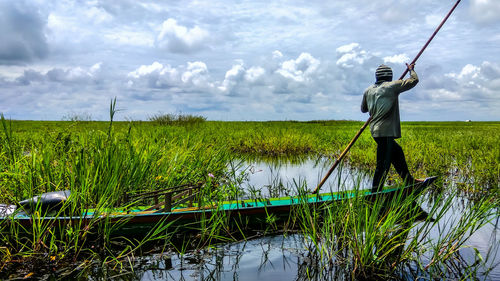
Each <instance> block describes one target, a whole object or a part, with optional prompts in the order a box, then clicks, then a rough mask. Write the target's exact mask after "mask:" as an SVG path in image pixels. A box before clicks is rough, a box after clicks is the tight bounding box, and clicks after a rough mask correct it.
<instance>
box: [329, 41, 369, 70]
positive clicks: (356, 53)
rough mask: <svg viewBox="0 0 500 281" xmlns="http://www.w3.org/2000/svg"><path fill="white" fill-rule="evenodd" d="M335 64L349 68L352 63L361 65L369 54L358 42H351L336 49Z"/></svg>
mask: <svg viewBox="0 0 500 281" xmlns="http://www.w3.org/2000/svg"><path fill="white" fill-rule="evenodd" d="M336 52H337V57H338V59H337V65H339V66H342V67H345V68H351V67H353V66H354V65H361V64H363V63H364V62H365V61H366V60H367V59H369V58H370V57H371V56H370V55H369V54H368V53H367V52H366V51H365V50H363V49H361V46H360V45H359V44H358V43H351V44H347V45H343V46H340V47H338V48H337V49H336Z"/></svg>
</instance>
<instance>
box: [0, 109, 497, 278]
mask: <svg viewBox="0 0 500 281" xmlns="http://www.w3.org/2000/svg"><path fill="white" fill-rule="evenodd" d="M113 114H114V107H113V104H112V105H111V108H110V116H111V118H113ZM160 117H161V116H158V118H152V119H151V121H149V122H140V121H137V122H113V121H111V122H97V121H10V120H5V119H4V118H2V131H3V132H2V134H1V135H0V204H16V203H17V202H19V201H21V200H23V199H26V198H30V197H33V196H36V195H39V194H41V193H44V192H50V191H57V190H71V192H72V196H73V197H72V200H71V201H70V202H68V203H67V204H65V205H64V206H63V208H62V209H61V210H60V213H58V214H55V216H63V215H64V216H76V215H80V214H81V212H82V211H83V210H89V209H92V211H93V212H94V214H96V216H95V220H93V221H91V222H90V223H89V224H78V223H74V224H72V225H69V226H65V227H64V228H61V229H57V228H54V227H51V224H50V222H45V221H44V220H42V219H41V218H43V217H44V216H46V215H47V214H44V213H43V212H41V211H40V212H34V214H33V215H32V217H33V219H32V220H33V224H32V227H31V228H29V229H26V228H25V227H23V226H21V225H19V224H16V222H15V220H11V221H10V222H9V223H5V222H4V223H2V224H1V225H0V241H1V242H0V243H1V245H0V256H1V257H2V259H1V260H0V269H1V273H0V278H6V276H7V277H8V276H9V275H10V274H15V276H31V275H33V274H34V272H35V268H36V269H40V268H43V270H42V271H40V270H37V274H39V275H40V276H52V275H54V274H55V272H58V274H62V275H61V276H73V277H75V276H76V277H81V278H83V279H85V278H86V277H85V276H87V277H88V274H92V273H91V272H92V268H93V267H95V265H96V264H97V265H100V266H102V268H105V269H103V270H105V271H106V272H108V271H109V272H114V274H115V273H116V274H122V273H123V272H130V270H132V269H135V270H138V269H139V268H140V266H141V263H140V261H141V257H143V256H144V255H145V254H146V253H148V255H146V256H150V257H152V256H154V255H162V254H161V253H164V255H166V256H175V255H180V256H184V255H186V256H189V255H192V254H193V253H199V252H200V251H208V252H210V251H215V252H217V251H218V250H217V249H224V247H230V246H228V245H240V244H234V243H246V242H244V241H253V240H252V239H253V238H255V237H262V236H263V235H269V234H273V235H276V234H279V235H280V236H282V237H285V238H286V237H289V236H291V237H294V239H298V240H300V245H301V246H300V247H298V248H301V249H302V251H303V252H300V254H299V256H300V257H302V258H303V265H301V266H305V267H304V269H305V268H307V270H306V273H303V275H301V276H298V275H297V279H300V280H324V279H328V278H330V279H332V280H333V279H334V278H333V277H332V276H337V275H338V274H341V275H342V276H343V278H345V279H366V278H374V277H378V278H380V277H383V278H389V279H391V278H392V279H412V278H415V276H426V277H428V278H454V279H455V278H458V279H462V278H464V279H466V278H472V279H474V278H476V277H477V278H481V277H483V276H486V275H487V274H488V272H491V270H492V269H491V268H494V266H495V264H492V263H491V261H492V260H495V255H496V253H497V251H496V248H494V247H495V243H491V245H492V248H491V249H489V250H485V251H482V252H480V251H479V250H472V253H473V254H472V255H470V251H471V250H470V249H468V248H467V246H468V241H469V240H470V237H472V236H473V235H474V234H475V233H476V231H477V230H478V229H482V228H484V227H485V226H488V227H492V228H493V229H495V231H496V229H497V226H495V222H496V221H495V220H496V219H497V218H498V214H499V210H498V203H499V199H500V196H499V195H500V193H499V192H500V188H499V182H500V139H499V138H498V136H500V123H498V122H468V123H464V122H406V123H403V132H404V136H403V138H402V139H401V141H400V144H401V145H402V146H403V148H404V150H405V152H406V157H407V161H408V164H409V166H410V170H412V171H413V172H414V173H415V175H416V176H417V177H424V176H426V175H437V176H439V178H440V180H439V181H438V182H437V183H436V184H435V186H434V187H433V188H432V189H431V190H428V191H427V192H426V193H424V194H419V195H418V196H415V197H411V196H410V197H399V198H396V199H395V200H393V201H391V202H385V203H384V204H381V203H380V202H375V203H370V204H367V203H366V202H365V201H363V200H358V199H356V198H354V199H350V200H345V201H342V202H340V203H335V204H331V205H326V206H318V207H311V206H308V205H304V206H301V207H300V208H296V209H295V210H293V212H292V213H291V215H290V216H289V218H288V219H287V220H286V221H284V222H283V221H281V222H278V221H277V220H276V218H275V217H273V215H272V214H269V216H268V219H267V222H266V224H265V225H264V226H263V227H261V228H259V229H257V228H255V227H254V226H246V225H245V223H244V220H242V221H240V222H239V223H238V224H236V227H235V226H234V225H233V224H231V221H230V218H228V217H225V216H224V215H223V213H222V212H220V214H219V215H215V216H212V217H211V218H210V219H207V220H205V221H202V222H200V224H198V225H196V226H193V227H192V230H193V229H194V230H196V231H194V232H190V233H185V232H183V231H181V230H180V229H179V228H174V227H173V226H172V225H171V224H170V223H166V222H160V223H158V224H157V225H155V226H154V227H153V228H152V229H151V230H149V231H148V232H147V233H145V234H144V235H141V236H132V237H129V236H126V235H116V232H117V231H116V229H114V228H115V227H118V226H116V225H114V224H110V223H109V221H107V220H106V219H102V215H104V217H105V216H106V214H107V213H109V212H110V210H113V208H116V207H119V206H124V205H126V204H127V200H126V199H127V194H137V193H142V192H149V191H154V190H158V189H162V188H167V187H172V186H179V185H184V184H201V194H202V195H203V196H202V198H204V199H203V200H205V203H204V204H210V202H211V201H213V202H220V201H224V200H232V199H241V198H251V197H252V196H253V197H271V196H273V195H276V194H274V193H273V191H276V190H279V189H280V188H281V190H283V183H282V181H276V182H271V183H270V184H269V186H267V187H266V189H267V190H268V191H269V192H267V193H264V192H260V191H262V188H259V186H252V187H251V188H250V189H249V188H248V185H247V184H246V181H247V180H248V176H249V173H250V171H249V169H250V167H249V166H247V165H248V163H251V162H253V161H256V160H257V159H258V160H259V161H273V159H276V158H277V157H279V158H281V159H283V158H285V159H291V160H290V161H292V162H293V161H298V162H300V161H299V160H296V159H304V158H305V159H311V158H312V159H317V158H321V159H325V160H326V161H327V162H328V161H329V159H330V160H333V159H334V158H335V157H336V155H338V154H339V152H340V151H342V150H343V148H344V146H345V145H346V144H347V143H348V142H349V141H350V139H351V138H352V136H353V135H354V134H355V133H356V132H357V130H358V129H359V127H361V125H362V123H361V122H355V121H312V122H293V121H283V122H217V121H206V120H205V119H204V118H201V119H199V118H198V119H197V118H195V117H196V116H194V117H193V118H185V119H186V120H184V119H183V118H177V117H178V116H170V117H171V118H170V117H169V118H166V121H165V120H162V118H160ZM167 117H168V116H167ZM157 119H158V120H157ZM111 120H112V119H111ZM374 166H375V143H374V142H373V140H372V139H371V137H370V135H369V133H365V134H363V135H362V136H361V138H360V139H359V140H358V142H357V143H356V145H355V146H354V147H353V148H352V149H351V151H350V153H349V154H348V156H347V158H346V159H345V161H344V168H343V169H344V170H343V171H341V173H345V172H346V171H348V169H352V170H355V171H356V173H359V174H362V175H368V176H369V175H370V172H371V170H372V169H373V167H374ZM343 177H344V176H342V175H341V176H340V177H337V179H336V180H335V181H336V182H333V183H330V186H334V187H337V186H339V184H338V183H340V182H342V181H343ZM351 182H352V185H353V186H350V187H349V188H350V189H363V188H366V186H363V184H362V183H363V180H352V181H350V183H351ZM316 183H317V182H307V181H304V180H300V179H293V180H292V183H291V184H290V185H289V186H287V188H286V190H287V191H286V192H288V193H293V194H295V195H299V196H301V194H307V193H308V191H309V190H311V188H314V187H315V184H316ZM388 183H389V184H391V185H392V184H394V185H401V184H402V182H400V181H399V179H398V177H396V176H394V174H392V175H391V177H389V181H388ZM324 191H325V192H328V191H329V190H324ZM281 195H282V194H281ZM459 202H462V203H463V202H466V203H464V204H459ZM151 203H152V202H151ZM141 204H147V202H141ZM457 204H459V205H460V209H459V211H458V212H459V214H460V216H457V215H452V214H455V213H457V208H459V207H457ZM89 225H90V226H92V227H89ZM121 234H123V233H121ZM495 235H496V234H495ZM250 243H252V242H250ZM304 249H305V250H304ZM193 251H194V252H193ZM297 251H299V250H297ZM464 251H465V252H466V253H469V254H468V256H470V257H469V258H467V259H464V258H463V257H462V256H463V255H464ZM106 268H107V269H106ZM340 268H344V271H345V272H343V273H342V270H341V269H340ZM107 270H108V271H107ZM89 272H90V273H89ZM215 272H216V269H215ZM301 272H302V271H301ZM63 273H64V274H63ZM101 273H102V272H101ZM30 274H31V275H30ZM209 276H211V277H210V278H206V280H220V277H221V275H219V278H217V276H218V275H217V274H216V273H213V272H212V273H211V275H209ZM329 276H330V277H329ZM107 277H109V276H107ZM337 277H338V276H337ZM337 277H335V278H337ZM132 279H134V278H132Z"/></svg>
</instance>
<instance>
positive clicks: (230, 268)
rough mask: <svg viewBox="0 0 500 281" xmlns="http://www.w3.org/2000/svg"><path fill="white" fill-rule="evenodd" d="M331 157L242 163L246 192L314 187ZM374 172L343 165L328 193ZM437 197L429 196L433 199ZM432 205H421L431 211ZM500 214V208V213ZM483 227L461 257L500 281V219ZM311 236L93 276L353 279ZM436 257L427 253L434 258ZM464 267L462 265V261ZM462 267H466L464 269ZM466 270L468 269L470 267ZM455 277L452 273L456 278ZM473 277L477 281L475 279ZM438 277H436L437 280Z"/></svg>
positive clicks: (447, 223)
mask: <svg viewBox="0 0 500 281" xmlns="http://www.w3.org/2000/svg"><path fill="white" fill-rule="evenodd" d="M331 163H332V161H330V160H328V159H324V158H321V159H306V160H304V161H302V162H299V163H290V162H286V161H285V162H283V161H282V162H271V163H270V162H245V163H243V164H242V165H239V166H238V168H237V169H238V172H239V173H241V172H244V173H246V177H245V180H244V182H243V188H244V189H245V191H246V192H255V190H260V192H261V195H264V196H275V195H276V194H275V192H276V191H275V189H276V187H277V186H281V187H282V189H281V190H280V192H279V193H280V195H286V194H291V193H293V191H294V190H296V189H295V188H296V187H297V185H304V186H307V188H308V189H310V190H312V189H314V188H315V187H316V186H317V184H318V182H319V181H320V180H321V178H322V177H323V176H324V174H326V172H327V170H328V169H329V168H330V165H331ZM369 183H370V175H367V174H365V173H363V172H360V171H356V170H355V169H351V168H349V167H341V168H340V169H338V170H336V171H335V172H334V173H333V174H332V175H331V177H330V179H329V181H328V183H327V184H326V185H325V187H324V188H323V189H322V191H323V192H330V191H337V190H346V189H351V188H352V187H353V186H360V187H361V188H364V187H368V186H369ZM430 200H431V199H430V198H429V201H430ZM468 204H469V203H468V201H467V200H466V199H464V198H457V199H456V200H455V201H454V202H453V206H452V208H450V209H449V211H447V213H446V214H445V215H444V216H443V218H442V219H441V220H440V221H439V222H438V223H437V224H436V227H435V228H434V229H433V230H432V231H431V232H430V233H429V234H428V239H431V240H433V239H434V240H439V239H441V238H443V237H442V236H443V235H445V234H446V233H447V232H446V229H450V228H451V227H452V226H453V225H454V224H456V223H457V222H458V221H459V219H460V217H461V215H462V214H463V213H464V211H465V210H466V208H468ZM431 206H432V204H429V205H428V206H426V205H425V204H424V206H421V208H422V209H424V210H426V211H427V210H428V208H430V207H431ZM497 213H498V212H497ZM491 221H492V223H491V224H487V225H484V226H482V227H481V228H480V229H479V230H477V231H476V232H475V234H474V235H472V237H470V238H469V240H468V241H467V242H466V243H465V244H466V245H468V247H467V248H464V249H463V250H460V252H459V254H458V255H457V257H458V259H463V261H464V262H465V263H464V264H471V263H473V262H474V261H476V260H478V258H479V257H480V258H481V259H483V260H487V262H486V264H485V267H480V268H479V273H477V274H476V276H475V277H477V278H480V279H486V280H500V266H496V265H498V264H499V263H500V253H499V241H500V230H499V221H498V217H497V218H492V220H491ZM307 243H308V242H307V238H305V237H304V236H303V235H301V234H290V235H275V236H266V237H260V238H256V239H250V240H248V241H243V242H235V243H227V244H222V245H218V246H217V247H212V248H207V249H203V250H199V251H187V252H186V253H185V254H183V255H180V254H177V253H169V252H165V253H161V254H159V253H155V254H151V255H146V256H142V257H139V258H138V261H137V263H136V265H135V270H134V272H125V273H124V272H119V271H114V270H103V269H100V268H95V269H94V270H92V272H88V274H89V275H90V276H91V277H90V278H89V279H88V280H107V279H119V280H144V281H146V280H238V281H243V280H245V281H246V280H248V281H267V280H269V281H271V280H350V279H349V278H350V275H349V272H345V270H344V269H343V268H342V267H338V266H337V267H335V266H333V267H331V268H328V269H325V268H323V267H321V266H320V265H318V262H317V259H318V257H313V256H310V255H311V253H310V252H309V251H308V250H307V247H306V245H307ZM430 258H431V257H423V259H422V261H423V262H429V260H430ZM458 264H459V265H460V263H458ZM459 270H460V269H459ZM464 270H465V269H464ZM410 271H411V270H409V271H408V276H406V275H405V274H406V273H405V272H403V273H402V274H403V276H401V278H403V279H405V278H406V277H407V278H408V279H409V280H414V279H415V274H417V275H419V274H422V275H421V276H423V278H425V279H428V278H430V276H426V275H425V274H426V273H419V272H417V273H415V272H413V273H412V274H409V272H410ZM450 277H452V276H450ZM475 277H472V279H475ZM431 279H432V278H431Z"/></svg>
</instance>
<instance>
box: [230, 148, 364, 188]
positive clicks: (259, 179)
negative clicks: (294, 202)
mask: <svg viewBox="0 0 500 281" xmlns="http://www.w3.org/2000/svg"><path fill="white" fill-rule="evenodd" d="M334 161H335V160H334V159H330V158H327V157H318V158H299V159H293V160H292V161H291V160H290V159H274V160H273V161H270V160H268V161H262V160H261V161H259V160H254V161H252V162H248V161H247V162H244V163H242V164H241V165H240V166H239V167H238V170H239V171H240V172H242V171H243V172H245V173H246V174H247V177H246V181H245V182H244V183H243V188H244V190H245V191H246V192H247V193H249V194H251V193H258V194H260V195H261V196H264V197H269V196H270V197H278V196H286V195H295V194H296V191H297V187H298V186H301V187H306V188H307V189H308V190H311V191H312V190H314V189H315V188H316V186H317V185H318V183H319V182H320V181H321V179H322V178H323V176H324V175H325V174H326V173H327V171H328V170H329V169H330V167H331V166H332V164H333V162H334ZM370 184H371V176H370V175H369V174H367V173H366V172H362V171H360V170H357V169H354V168H351V167H349V166H347V165H345V164H341V165H339V166H338V167H337V168H336V170H335V171H334V172H333V173H332V175H331V176H330V177H329V178H328V181H327V182H326V183H325V185H324V186H323V187H322V189H321V192H337V191H340V190H351V189H353V188H354V187H355V186H359V187H361V188H368V187H369V186H370Z"/></svg>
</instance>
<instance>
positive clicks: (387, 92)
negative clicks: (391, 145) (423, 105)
mask: <svg viewBox="0 0 500 281" xmlns="http://www.w3.org/2000/svg"><path fill="white" fill-rule="evenodd" d="M417 83H418V76H417V73H415V71H413V70H412V71H410V78H408V79H406V80H395V81H391V82H382V83H381V84H374V85H372V86H370V87H368V88H367V89H366V90H365V93H364V94H363V101H362V102H361V111H362V112H370V116H371V117H372V121H371V122H370V131H371V133H372V136H373V137H374V138H377V137H394V138H400V137H401V125H400V118H399V99H398V98H399V94H401V93H402V92H404V91H408V90H409V89H411V88H413V87H415V85H417Z"/></svg>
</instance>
